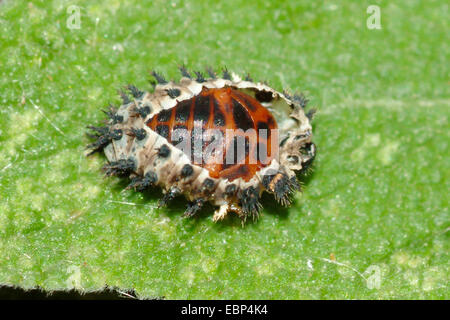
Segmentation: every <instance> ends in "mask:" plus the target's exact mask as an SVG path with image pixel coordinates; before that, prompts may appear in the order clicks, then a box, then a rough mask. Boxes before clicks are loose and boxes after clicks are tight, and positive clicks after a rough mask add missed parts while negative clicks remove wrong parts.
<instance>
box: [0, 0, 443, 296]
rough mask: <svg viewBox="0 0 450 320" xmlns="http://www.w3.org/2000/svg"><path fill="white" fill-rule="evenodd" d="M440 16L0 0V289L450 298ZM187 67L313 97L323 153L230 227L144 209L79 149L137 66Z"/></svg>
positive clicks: (143, 79)
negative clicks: (300, 185) (247, 219)
mask: <svg viewBox="0 0 450 320" xmlns="http://www.w3.org/2000/svg"><path fill="white" fill-rule="evenodd" d="M369 5H377V6H379V8H380V18H381V29H369V28H368V27H367V20H368V19H371V18H370V17H371V16H372V14H369V13H367V8H368V6H369ZM77 10H79V13H80V16H79V19H77V17H76V14H77ZM448 14H449V12H448V2H446V1H426V2H424V1H375V0H374V1H337V0H334V1H243V0H230V1H221V2H219V1H208V2H206V1H151V2H150V1H126V2H125V1H123V2H121V1H28V2H27V1H3V2H1V3H0V74H1V77H0V284H6V285H13V286H20V287H23V288H33V287H36V286H38V287H41V288H44V289H46V290H56V289H63V290H65V289H72V288H75V289H77V290H80V292H88V291H94V290H101V289H102V288H104V286H105V285H108V286H111V287H118V288H120V289H121V290H127V289H134V290H135V292H136V294H137V295H138V297H140V298H155V297H162V296H164V297H165V298H168V299H184V298H187V299H193V298H196V299H198V298H201V299H210V298H218V299H238V298H240V299H246V298H253V299H260V298H267V299H385V298H387V299H417V298H425V299H448V298H450V294H449V261H448V260H449V257H448V252H449V230H450V229H449V228H450V223H449V222H450V219H449V213H448V193H449V178H450V177H449V173H450V162H449V152H448V149H449V146H448V143H449V140H450V139H449V138H450V137H449V132H450V131H449V129H450V128H449V123H448V115H449V107H450V99H449V98H450V95H449V84H450V81H449V68H448V65H449V63H448V62H449V53H450V50H449V40H450V39H449V36H448V30H449V22H448V21H449V19H448V17H449V15H448ZM370 21H373V20H370ZM370 21H369V22H370ZM78 22H79V25H78V26H79V28H76V27H77V23H78ZM74 27H75V28H74ZM182 63H185V64H186V65H187V67H188V68H190V69H204V67H205V66H207V65H210V66H212V67H214V68H216V69H219V68H221V67H223V66H227V67H228V69H229V70H231V71H235V72H237V73H240V74H242V75H244V74H246V73H247V72H249V73H250V74H251V75H252V77H253V78H254V79H255V80H266V81H267V82H268V83H269V84H271V85H272V86H274V87H275V88H277V89H278V90H282V89H290V90H293V91H301V92H304V93H305V94H306V96H307V97H308V98H309V99H310V100H311V101H310V105H311V106H313V107H317V108H318V110H319V111H318V113H317V116H316V118H315V121H314V134H315V139H314V141H315V142H316V144H317V146H318V156H317V159H316V162H315V166H314V170H313V172H312V173H311V174H310V175H309V176H308V177H305V178H304V190H305V191H304V193H303V194H302V195H300V194H298V195H297V196H296V198H295V202H294V204H293V206H292V207H291V208H289V209H282V208H279V207H278V206H276V205H274V204H273V201H272V200H271V198H270V197H264V198H263V205H264V210H263V214H262V217H261V219H260V220H259V221H258V222H257V223H250V224H247V225H246V226H245V227H244V228H242V227H241V224H240V220H239V219H237V218H236V217H231V218H229V219H227V220H226V221H224V222H222V223H217V224H214V223H213V222H212V207H209V208H207V209H206V210H203V211H202V213H201V214H200V215H199V216H198V217H196V218H194V219H183V218H182V217H181V213H182V212H183V210H184V207H185V205H186V201H185V200H184V199H183V198H177V200H176V201H174V203H173V204H172V205H170V206H169V207H168V208H167V209H161V210H157V209H156V203H157V200H158V197H160V196H161V193H160V191H159V190H156V189H155V190H151V191H149V192H148V193H145V194H140V193H135V192H132V191H122V190H123V188H124V187H125V186H126V181H123V180H120V179H118V178H104V177H103V176H102V173H101V170H100V168H101V166H102V165H103V164H104V162H105V158H104V156H102V155H96V156H93V157H90V158H86V157H85V156H84V147H85V145H86V144H87V143H88V139H87V138H86V136H85V127H86V125H89V124H99V123H100V122H101V121H102V119H104V117H105V116H104V114H103V113H102V112H101V111H100V110H101V109H102V108H103V107H105V106H107V105H108V104H109V103H118V102H119V98H118V96H117V90H118V89H119V88H121V87H122V86H123V85H126V84H128V83H132V84H135V85H136V86H138V87H139V88H141V89H146V90H148V89H149V88H150V85H149V83H148V80H149V79H150V75H149V71H150V70H152V69H156V70H158V71H160V72H162V73H164V74H165V75H166V76H167V77H169V78H173V79H178V78H179V75H178V71H177V66H178V65H179V64H182Z"/></svg>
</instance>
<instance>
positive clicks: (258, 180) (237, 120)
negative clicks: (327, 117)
mask: <svg viewBox="0 0 450 320" xmlns="http://www.w3.org/2000/svg"><path fill="white" fill-rule="evenodd" d="M180 70H181V73H182V78H181V80H180V81H179V82H178V83H175V82H172V81H170V82H169V81H166V80H165V79H164V78H163V77H162V76H161V75H159V74H157V73H155V72H153V73H152V75H153V76H154V78H155V79H156V82H157V83H156V85H155V88H154V92H152V93H150V92H143V91H140V90H138V89H137V88H136V87H134V86H128V90H129V92H130V95H127V94H125V93H124V92H121V96H122V100H123V104H122V105H121V106H120V107H119V108H118V109H113V108H111V109H110V110H107V111H106V113H107V114H108V116H109V120H108V122H107V125H106V126H105V127H90V129H92V130H93V131H95V132H96V134H95V135H91V136H92V137H94V138H96V141H95V142H94V143H92V144H90V145H89V146H88V148H89V149H91V152H90V154H92V153H94V152H97V151H101V150H103V151H104V153H105V155H106V158H107V160H108V164H107V165H105V167H104V170H105V172H106V174H107V175H125V176H129V178H130V179H131V183H130V185H129V186H128V188H132V189H135V190H138V191H144V190H146V189H147V188H150V187H155V186H160V187H162V189H163V193H164V195H163V198H162V199H161V200H160V205H161V206H162V205H166V204H167V203H168V202H169V201H170V200H172V199H173V198H175V197H176V196H178V195H181V194H183V195H184V196H185V197H186V198H187V199H188V201H189V202H188V206H187V209H186V211H185V213H184V214H185V215H186V216H193V215H194V214H195V213H196V212H197V211H198V210H199V209H201V208H202V206H203V205H204V204H205V203H206V202H210V203H211V204H213V205H214V206H217V207H218V209H217V210H216V211H215V213H214V216H213V220H214V221H217V220H221V219H223V218H224V217H225V216H226V215H227V213H228V212H230V211H233V212H236V213H237V214H238V215H239V216H240V217H241V219H243V220H244V221H245V220H246V219H247V218H248V217H252V218H253V219H255V218H257V217H258V214H259V212H260V210H261V204H260V202H259V199H260V196H261V194H262V193H263V192H264V191H266V192H269V193H271V194H273V196H274V198H275V199H276V200H277V201H278V202H279V203H280V204H282V205H284V206H288V205H289V204H290V202H291V197H292V194H293V193H294V192H296V191H297V190H300V184H299V182H298V180H297V177H296V171H299V170H305V169H306V168H307V167H309V166H310V164H311V162H312V161H313V159H314V157H315V152H316V147H315V145H314V143H312V140H311V139H312V127H311V123H310V121H311V118H312V115H313V113H314V109H311V110H309V111H308V112H306V111H305V107H306V102H307V101H306V100H305V99H304V97H303V95H289V94H287V93H286V92H284V93H281V92H278V91H276V90H274V89H273V88H271V87H269V86H268V85H266V84H264V83H254V82H252V81H251V79H249V78H246V79H244V80H243V79H241V78H240V77H239V76H238V75H236V74H232V75H230V74H229V73H228V72H227V71H226V70H225V71H224V74H223V77H222V78H218V77H217V76H216V75H215V73H214V72H211V71H208V73H209V76H210V77H209V78H205V77H204V76H203V75H202V74H201V73H200V72H196V73H195V74H196V78H193V77H191V75H190V74H189V72H188V71H187V70H186V69H185V68H180ZM241 146H242V147H241Z"/></svg>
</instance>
